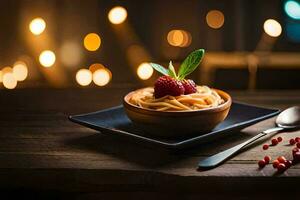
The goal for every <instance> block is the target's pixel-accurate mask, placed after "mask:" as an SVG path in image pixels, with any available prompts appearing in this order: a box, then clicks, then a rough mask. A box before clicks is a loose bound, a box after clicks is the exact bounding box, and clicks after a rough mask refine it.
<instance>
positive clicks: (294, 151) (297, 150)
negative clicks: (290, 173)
mask: <svg viewBox="0 0 300 200" xmlns="http://www.w3.org/2000/svg"><path fill="white" fill-rule="evenodd" d="M299 151H300V149H298V148H297V147H295V148H293V150H292V153H293V155H294V154H295V153H296V152H299Z"/></svg>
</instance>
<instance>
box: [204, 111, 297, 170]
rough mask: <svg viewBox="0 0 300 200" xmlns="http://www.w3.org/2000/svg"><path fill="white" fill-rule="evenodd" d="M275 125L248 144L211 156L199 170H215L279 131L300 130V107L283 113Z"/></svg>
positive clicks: (248, 141) (244, 143)
mask: <svg viewBox="0 0 300 200" xmlns="http://www.w3.org/2000/svg"><path fill="white" fill-rule="evenodd" d="M275 123H276V127H274V128H270V129H267V130H265V131H263V132H261V133H259V134H258V135H256V136H254V137H252V138H251V139H249V140H247V141H246V142H243V143H241V144H239V145H236V146H234V147H232V148H230V149H227V150H225V151H222V152H220V153H217V154H215V155H213V156H210V157H208V158H206V159H204V160H201V161H200V162H199V163H198V168H199V169H209V168H214V167H216V166H218V165H219V164H221V163H223V162H224V161H225V160H226V159H228V158H230V157H232V156H233V155H235V154H236V153H238V152H240V150H241V149H242V148H244V147H245V146H247V145H249V144H251V143H253V142H255V141H256V140H258V139H259V138H261V137H263V136H266V135H269V134H272V133H276V132H279V131H283V130H288V129H296V128H300V107H299V106H294V107H290V108H288V109H286V110H284V111H282V112H281V113H280V114H279V115H278V117H277V118H276V122H275Z"/></svg>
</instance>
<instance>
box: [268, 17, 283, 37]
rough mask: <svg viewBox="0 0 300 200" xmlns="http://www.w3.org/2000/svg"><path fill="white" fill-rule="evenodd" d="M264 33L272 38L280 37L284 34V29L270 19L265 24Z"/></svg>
mask: <svg viewBox="0 0 300 200" xmlns="http://www.w3.org/2000/svg"><path fill="white" fill-rule="evenodd" d="M264 31H265V32H266V33H267V34H268V35H269V36H271V37H278V36H280V34H281V32H282V28H281V25H280V24H279V22H277V21H276V20H274V19H268V20H266V21H265V23H264Z"/></svg>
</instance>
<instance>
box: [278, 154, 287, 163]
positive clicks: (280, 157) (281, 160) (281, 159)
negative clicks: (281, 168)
mask: <svg viewBox="0 0 300 200" xmlns="http://www.w3.org/2000/svg"><path fill="white" fill-rule="evenodd" d="M277 160H278V161H279V162H280V163H284V162H285V161H286V158H285V157H284V156H279V157H278V158H277Z"/></svg>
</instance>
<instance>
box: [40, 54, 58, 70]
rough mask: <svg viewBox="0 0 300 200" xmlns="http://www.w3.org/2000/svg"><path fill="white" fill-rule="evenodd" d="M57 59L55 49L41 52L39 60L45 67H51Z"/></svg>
mask: <svg viewBox="0 0 300 200" xmlns="http://www.w3.org/2000/svg"><path fill="white" fill-rule="evenodd" d="M55 60H56V56H55V54H54V52H53V51H50V50H45V51H43V52H42V53H41V54H40V57H39V61H40V63H41V65H43V66H44V67H51V66H52V65H53V64H54V63H55Z"/></svg>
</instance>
